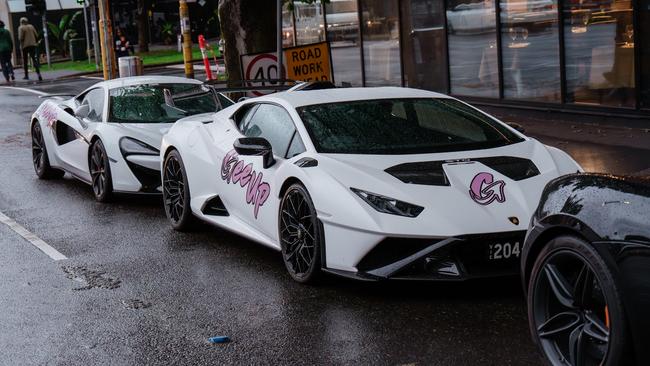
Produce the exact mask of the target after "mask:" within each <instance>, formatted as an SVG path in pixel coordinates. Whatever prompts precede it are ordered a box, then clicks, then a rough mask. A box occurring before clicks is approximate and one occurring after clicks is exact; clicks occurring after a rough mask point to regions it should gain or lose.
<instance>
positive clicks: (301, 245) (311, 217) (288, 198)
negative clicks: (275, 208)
mask: <svg viewBox="0 0 650 366" xmlns="http://www.w3.org/2000/svg"><path fill="white" fill-rule="evenodd" d="M279 216H280V217H279V220H278V227H279V234H280V235H279V237H280V245H281V247H282V258H283V259H284V264H285V266H286V267H287V270H288V271H289V274H290V275H291V277H292V278H293V279H294V280H296V281H298V282H300V283H310V282H314V281H315V280H316V279H317V278H318V276H319V274H320V265H321V258H320V248H321V245H324V243H322V239H321V238H322V235H321V233H320V227H319V225H318V219H317V217H316V209H315V208H314V204H313V202H312V201H311V197H310V196H309V193H308V192H307V189H305V187H304V186H303V185H302V184H294V185H292V186H291V187H289V189H287V191H286V192H285V193H284V196H283V198H282V202H281V203H280V213H279Z"/></svg>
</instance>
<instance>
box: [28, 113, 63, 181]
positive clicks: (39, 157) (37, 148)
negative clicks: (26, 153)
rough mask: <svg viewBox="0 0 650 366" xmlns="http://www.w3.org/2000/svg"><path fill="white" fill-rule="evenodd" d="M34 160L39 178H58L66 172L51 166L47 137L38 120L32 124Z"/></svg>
mask: <svg viewBox="0 0 650 366" xmlns="http://www.w3.org/2000/svg"><path fill="white" fill-rule="evenodd" d="M32 162H33V163H34V171H35V172H36V175H37V176H38V178H39V179H58V178H62V177H63V175H64V174H65V173H64V172H63V171H62V170H58V169H54V168H52V167H51V166H50V159H49V158H48V157H47V148H46V147H45V138H43V131H42V130H41V126H40V125H39V123H38V122H35V123H34V124H33V125H32Z"/></svg>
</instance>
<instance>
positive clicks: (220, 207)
mask: <svg viewBox="0 0 650 366" xmlns="http://www.w3.org/2000/svg"><path fill="white" fill-rule="evenodd" d="M201 212H203V214H204V215H212V216H230V214H229V213H228V210H226V206H224V204H223V201H222V200H221V197H219V196H214V197H212V198H210V199H209V200H208V201H207V202H206V203H205V204H204V205H203V208H202V209H201Z"/></svg>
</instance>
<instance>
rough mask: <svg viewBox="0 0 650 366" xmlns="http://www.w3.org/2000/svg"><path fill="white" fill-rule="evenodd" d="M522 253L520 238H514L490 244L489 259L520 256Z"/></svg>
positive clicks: (495, 259)
mask: <svg viewBox="0 0 650 366" xmlns="http://www.w3.org/2000/svg"><path fill="white" fill-rule="evenodd" d="M520 254H521V243H520V241H519V240H512V241H508V242H505V243H494V244H490V245H488V259H489V260H491V261H492V260H494V261H500V260H508V259H512V258H519V255H520Z"/></svg>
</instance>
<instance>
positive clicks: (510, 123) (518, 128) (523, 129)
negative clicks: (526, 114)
mask: <svg viewBox="0 0 650 366" xmlns="http://www.w3.org/2000/svg"><path fill="white" fill-rule="evenodd" d="M506 124H507V125H508V126H510V127H512V128H514V129H515V130H517V131H519V132H521V133H526V129H525V128H524V126H522V125H520V124H519V123H514V122H506Z"/></svg>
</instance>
